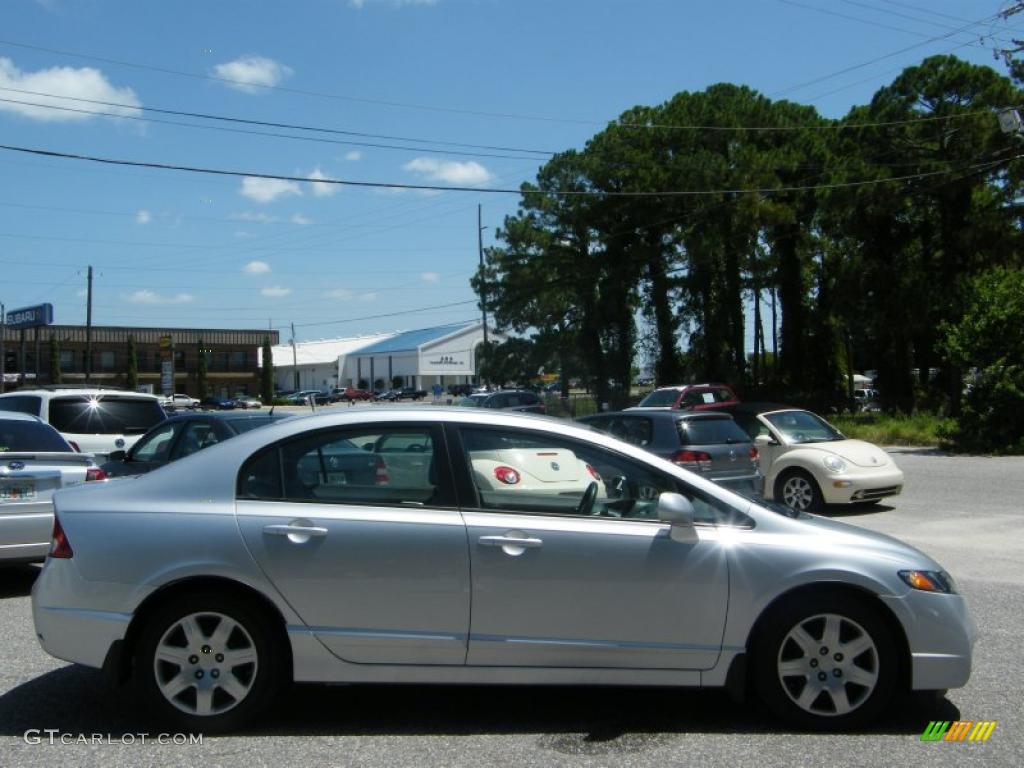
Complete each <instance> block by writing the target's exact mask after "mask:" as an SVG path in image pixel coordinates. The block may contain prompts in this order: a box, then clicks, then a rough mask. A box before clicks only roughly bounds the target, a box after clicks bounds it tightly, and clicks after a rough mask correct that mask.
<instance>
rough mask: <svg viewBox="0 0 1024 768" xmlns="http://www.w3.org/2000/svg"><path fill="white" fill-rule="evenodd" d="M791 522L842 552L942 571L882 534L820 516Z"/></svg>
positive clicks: (915, 550) (936, 564) (937, 564)
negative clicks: (824, 538)
mask: <svg viewBox="0 0 1024 768" xmlns="http://www.w3.org/2000/svg"><path fill="white" fill-rule="evenodd" d="M794 522H796V523H798V524H800V525H801V526H802V527H803V528H804V530H805V531H806V532H808V533H817V534H820V535H823V536H827V537H828V538H829V540H830V541H831V543H833V544H836V545H838V546H839V547H841V548H842V549H848V548H849V549H860V550H866V551H870V553H871V554H872V555H873V556H874V557H881V558H884V559H886V560H889V561H890V562H892V563H893V564H894V565H896V566H897V567H899V568H919V569H922V570H933V571H940V570H943V568H942V566H941V565H939V563H937V562H936V561H935V560H934V559H932V558H931V557H929V556H928V555H926V554H925V553H924V552H922V551H921V550H919V549H917V548H916V547H912V546H911V545H910V544H907V543H906V542H904V541H900V540H899V539H896V538H893V537H892V536H887V535H886V534H884V533H878V532H877V531H872V530H869V529H867V528H861V527H860V526H859V525H852V524H851V523H843V522H840V521H838V520H832V519H830V518H827V517H821V516H819V515H807V516H804V517H800V518H799V519H798V520H795V521H794Z"/></svg>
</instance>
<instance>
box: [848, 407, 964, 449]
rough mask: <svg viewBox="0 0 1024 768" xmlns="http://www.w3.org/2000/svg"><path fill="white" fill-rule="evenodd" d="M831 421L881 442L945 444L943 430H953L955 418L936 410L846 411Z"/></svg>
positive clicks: (857, 435)
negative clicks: (909, 412) (909, 413)
mask: <svg viewBox="0 0 1024 768" xmlns="http://www.w3.org/2000/svg"><path fill="white" fill-rule="evenodd" d="M829 421H830V422H831V423H832V425H833V426H835V427H836V429H838V430H839V431H840V432H842V433H843V434H844V435H846V436H847V437H852V438H855V439H857V440H866V441H867V442H869V443H876V444H878V445H928V446H934V447H938V446H944V444H945V441H944V440H943V438H942V437H941V435H942V434H943V430H949V429H950V428H951V427H952V425H953V421H952V419H947V418H943V417H941V416H938V415H936V414H934V413H915V414H914V415H912V416H902V415H894V416H890V415H887V414H881V413H855V414H843V415H840V416H834V417H831V418H829Z"/></svg>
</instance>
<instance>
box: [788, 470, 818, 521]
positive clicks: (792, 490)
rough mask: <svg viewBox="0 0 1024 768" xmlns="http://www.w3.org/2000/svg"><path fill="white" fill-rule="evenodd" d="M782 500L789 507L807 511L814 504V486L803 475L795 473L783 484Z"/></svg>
mask: <svg viewBox="0 0 1024 768" xmlns="http://www.w3.org/2000/svg"><path fill="white" fill-rule="evenodd" d="M782 500H783V502H785V504H786V506H787V507H790V508H791V509H797V510H799V511H801V512H806V511H807V510H809V509H810V508H811V507H812V506H813V505H814V488H813V487H812V486H811V482H810V481H809V480H808V479H807V478H805V477H803V476H802V475H793V476H791V477H790V478H788V479H787V480H786V482H785V483H783V485H782Z"/></svg>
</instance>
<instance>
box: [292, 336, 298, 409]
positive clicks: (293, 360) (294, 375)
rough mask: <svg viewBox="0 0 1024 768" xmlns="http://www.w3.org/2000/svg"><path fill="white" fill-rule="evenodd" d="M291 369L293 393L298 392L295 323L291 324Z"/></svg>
mask: <svg viewBox="0 0 1024 768" xmlns="http://www.w3.org/2000/svg"><path fill="white" fill-rule="evenodd" d="M292 368H293V369H294V374H293V381H294V383H295V391H296V392H298V391H299V389H300V387H299V356H298V353H297V352H296V351H295V323H292Z"/></svg>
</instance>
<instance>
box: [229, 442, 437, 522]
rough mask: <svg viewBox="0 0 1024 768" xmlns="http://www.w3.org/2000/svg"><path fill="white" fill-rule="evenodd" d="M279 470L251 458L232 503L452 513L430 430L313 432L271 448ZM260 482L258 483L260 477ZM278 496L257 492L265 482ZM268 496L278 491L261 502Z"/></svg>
mask: <svg viewBox="0 0 1024 768" xmlns="http://www.w3.org/2000/svg"><path fill="white" fill-rule="evenodd" d="M275 453H276V454H279V462H280V463H279V465H278V464H277V463H276V462H271V461H270V460H266V462H267V463H266V464H259V461H260V460H261V459H260V457H254V458H253V459H251V460H250V462H247V463H246V465H245V466H243V468H242V472H241V474H240V476H239V488H238V493H239V496H241V497H243V498H283V499H284V500H286V501H291V502H309V503H320V504H356V505H363V506H365V505H374V506H377V505H388V506H409V507H452V506H455V503H454V491H453V488H452V483H451V478H450V474H449V472H448V467H447V464H446V453H445V450H444V446H443V442H442V441H441V439H440V430H439V429H438V428H435V427H433V426H430V425H416V426H413V427H387V428H383V429H382V428H380V427H375V428H363V429H358V428H355V429H335V430H326V431H323V432H317V433H314V434H312V435H306V436H303V437H299V438H296V439H293V440H289V441H286V442H283V443H281V444H279V446H278V447H277V448H276V451H275ZM261 475H262V476H261ZM263 476H270V480H271V481H275V480H276V482H278V483H280V489H278V488H277V487H274V488H270V487H269V486H267V487H265V486H264V481H265V477H263ZM268 490H269V491H275V492H276V491H278V490H279V493H278V495H277V496H271V497H268V496H266V495H265V494H266V493H267V492H268Z"/></svg>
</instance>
